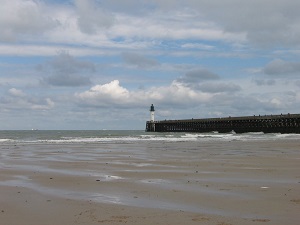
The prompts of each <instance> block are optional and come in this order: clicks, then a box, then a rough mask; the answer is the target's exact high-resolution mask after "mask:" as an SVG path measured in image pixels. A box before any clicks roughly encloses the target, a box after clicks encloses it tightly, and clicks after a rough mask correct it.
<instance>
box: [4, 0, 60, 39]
mask: <svg viewBox="0 0 300 225" xmlns="http://www.w3.org/2000/svg"><path fill="white" fill-rule="evenodd" d="M58 25H59V24H58V23H57V21H55V20H53V19H52V18H51V17H49V16H48V15H47V14H46V13H44V10H43V6H42V3H41V2H37V1H33V0H27V1H22V0H2V1H1V7H0V29H1V32H0V41H16V40H18V39H19V38H22V37H21V36H23V38H24V37H25V35H27V34H28V35H36V34H41V33H43V32H45V31H47V30H48V29H52V28H54V27H56V26H58Z"/></svg>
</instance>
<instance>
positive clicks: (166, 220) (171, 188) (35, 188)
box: [0, 140, 300, 225]
mask: <svg viewBox="0 0 300 225" xmlns="http://www.w3.org/2000/svg"><path fill="white" fill-rule="evenodd" d="M299 212H300V141H298V140H292V141H291V140H289V141H284V140H280V141H231V142H226V141H219V142H216V143H211V142H205V143H199V142H191V143H187V142H176V143H172V142H170V143H163V142H156V143H150V142H149V143H146V144H145V143H143V144H137V143H134V144H131V143H127V144H115V145H112V144H25V145H3V144H2V145H1V147H0V225H61V224H64V225H71V224H72V225H73V224H90V225H94V224H108V225H113V224H118V225H119V224H141V225H142V224H143V225H155V224H161V225H167V224H170V225H189V224H209V225H238V224H240V225H241V224H245V225H247V224H251V225H257V224H266V225H267V224H272V225H277V224H278V225H279V224H280V225H282V224H287V225H298V224H300V214H299Z"/></svg>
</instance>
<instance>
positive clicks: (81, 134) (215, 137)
mask: <svg viewBox="0 0 300 225" xmlns="http://www.w3.org/2000/svg"><path fill="white" fill-rule="evenodd" d="M299 138H300V134H280V133H268V134H264V133H262V132H259V133H243V134H235V133H225V134H224V133H216V132H211V133H155V132H145V131H139V130H119V131H118V130H72V131H69V130H16V131H12V130H10V131H0V143H114V142H115V143H120V142H121V143H128V142H130V143H132V142H148V141H152V142H153V141H163V142H190V141H193V142H205V141H208V142H209V141H213V142H215V141H232V140H240V141H248V140H280V139H285V140H286V139H291V140H292V139H299Z"/></svg>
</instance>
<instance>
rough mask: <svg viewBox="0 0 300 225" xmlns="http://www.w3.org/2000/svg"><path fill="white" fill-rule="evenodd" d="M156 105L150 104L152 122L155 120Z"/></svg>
mask: <svg viewBox="0 0 300 225" xmlns="http://www.w3.org/2000/svg"><path fill="white" fill-rule="evenodd" d="M154 111H155V110H154V105H153V104H151V106H150V121H151V122H154Z"/></svg>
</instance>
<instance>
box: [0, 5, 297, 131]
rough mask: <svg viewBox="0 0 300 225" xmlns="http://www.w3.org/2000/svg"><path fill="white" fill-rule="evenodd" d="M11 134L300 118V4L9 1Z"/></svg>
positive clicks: (0, 21)
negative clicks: (149, 122)
mask: <svg viewBox="0 0 300 225" xmlns="http://www.w3.org/2000/svg"><path fill="white" fill-rule="evenodd" d="M0 4H1V7H0V31H1V32H0V129H1V130H15V129H16V130H27V129H41V130H42V129H43V130H61V129H63V130H73V129H74V130H81V129H82V130H89V129H91V130H102V129H113V130H115V129H117V130H119V129H121V130H124V129H125V130H127V129H129V130H135V129H137V130H144V129H145V123H146V121H147V120H150V112H149V109H150V105H151V104H154V106H155V110H156V111H155V119H156V120H165V119H190V118H211V117H228V116H250V115H266V114H268V115H269V114H281V113H283V114H286V113H300V93H299V92H300V13H299V8H300V1H299V0H251V1H246V0H164V1H161V0H122V1H120V0H0Z"/></svg>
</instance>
